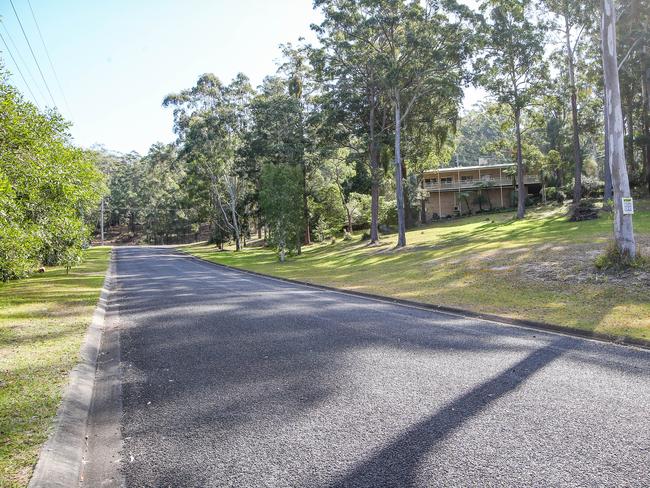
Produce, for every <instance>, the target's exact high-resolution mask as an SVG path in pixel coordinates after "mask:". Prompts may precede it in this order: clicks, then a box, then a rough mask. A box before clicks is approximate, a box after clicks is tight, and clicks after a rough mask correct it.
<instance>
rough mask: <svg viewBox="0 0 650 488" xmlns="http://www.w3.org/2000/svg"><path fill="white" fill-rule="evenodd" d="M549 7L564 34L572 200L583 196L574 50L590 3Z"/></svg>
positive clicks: (557, 0) (567, 0) (564, 0)
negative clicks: (571, 135) (571, 153)
mask: <svg viewBox="0 0 650 488" xmlns="http://www.w3.org/2000/svg"><path fill="white" fill-rule="evenodd" d="M545 3H546V6H547V7H548V9H549V10H550V11H551V12H552V13H553V14H555V16H556V22H555V23H554V25H553V27H554V28H555V29H556V30H558V31H560V32H561V34H562V37H563V38H564V55H565V59H566V76H567V80H566V81H567V83H568V89H569V93H570V99H571V122H572V134H573V139H572V141H573V160H574V164H575V172H574V186H573V203H574V204H578V203H579V202H580V199H581V198H582V149H581V147H580V123H579V120H578V89H577V83H576V51H577V50H578V44H579V43H580V41H581V40H582V35H583V32H584V31H585V28H586V27H587V26H588V24H589V15H590V11H591V8H590V7H591V6H590V5H589V4H588V3H585V2H576V1H573V0H545Z"/></svg>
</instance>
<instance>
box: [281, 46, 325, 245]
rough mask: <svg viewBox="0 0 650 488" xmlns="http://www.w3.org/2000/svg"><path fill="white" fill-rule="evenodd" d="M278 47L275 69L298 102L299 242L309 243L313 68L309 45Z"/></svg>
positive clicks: (291, 95) (289, 92)
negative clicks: (300, 186) (310, 132)
mask: <svg viewBox="0 0 650 488" xmlns="http://www.w3.org/2000/svg"><path fill="white" fill-rule="evenodd" d="M301 41H302V39H301ZM280 49H281V51H282V56H283V58H282V60H281V62H280V65H279V68H278V73H279V74H281V75H282V76H284V78H285V79H286V83H287V91H288V95H289V96H290V97H292V98H294V99H295V100H297V101H298V106H299V107H300V128H301V132H302V139H303V141H304V144H302V145H301V148H302V154H301V155H300V158H299V160H298V162H299V165H300V168H301V171H302V209H303V222H304V229H303V231H304V235H303V242H304V243H305V244H309V243H310V242H311V231H310V222H309V220H310V219H309V208H308V206H307V197H308V193H309V190H308V185H307V180H308V178H309V173H310V171H311V168H310V167H309V164H308V162H309V157H308V154H307V146H308V143H309V141H310V140H311V138H310V137H308V135H307V131H308V123H307V120H308V119H309V118H310V114H311V113H313V111H314V106H313V98H314V92H315V90H316V87H315V84H314V72H313V68H312V66H311V64H310V59H309V53H310V51H311V49H310V47H309V46H306V45H304V44H299V45H293V44H291V43H288V44H283V45H281V46H280ZM298 253H300V247H299V248H298Z"/></svg>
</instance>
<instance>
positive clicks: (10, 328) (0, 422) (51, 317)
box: [0, 247, 110, 488]
mask: <svg viewBox="0 0 650 488" xmlns="http://www.w3.org/2000/svg"><path fill="white" fill-rule="evenodd" d="M109 255H110V248H108V247H102V248H93V249H90V250H88V251H87V252H86V254H85V260H84V262H83V264H82V265H80V266H79V267H77V268H73V269H72V270H71V271H70V274H68V275H66V272H65V269H62V268H48V269H47V271H46V272H45V273H44V274H37V275H34V276H32V277H30V278H27V279H24V280H19V281H12V282H9V283H4V284H2V283H0V487H3V488H4V487H19V486H20V487H22V486H26V485H27V483H28V481H29V478H30V476H31V473H32V469H33V466H34V463H35V462H36V458H37V455H38V450H39V448H40V446H41V444H42V443H43V442H44V441H45V440H46V439H47V435H48V429H49V428H50V425H51V422H52V418H53V417H54V414H55V413H56V410H57V408H58V405H59V402H60V400H61V393H62V391H63V388H64V386H65V384H66V382H67V379H68V372H69V371H70V370H71V369H72V368H73V367H74V366H75V365H76V364H77V362H78V360H79V349H80V347H81V343H82V341H83V338H84V335H85V332H86V329H87V328H88V326H89V324H90V320H91V317H92V314H93V311H94V309H95V306H96V304H97V300H98V298H99V292H100V290H101V287H102V284H103V282H104V274H105V272H106V268H107V266H108V261H109Z"/></svg>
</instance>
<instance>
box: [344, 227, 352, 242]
mask: <svg viewBox="0 0 650 488" xmlns="http://www.w3.org/2000/svg"><path fill="white" fill-rule="evenodd" d="M343 240H344V241H351V240H352V234H350V233H349V232H348V231H347V230H344V231H343Z"/></svg>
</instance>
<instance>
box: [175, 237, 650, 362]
mask: <svg viewBox="0 0 650 488" xmlns="http://www.w3.org/2000/svg"><path fill="white" fill-rule="evenodd" d="M174 251H176V252H178V253H179V254H181V255H183V256H186V257H189V258H193V259H196V260H198V261H201V262H203V263H208V264H212V265H214V266H219V267H222V268H225V269H229V270H232V271H239V272H242V273H247V274H250V275H253V276H260V277H263V278H268V279H272V280H278V281H282V282H285V283H291V284H294V285H302V286H307V287H310V288H316V289H319V290H325V291H331V292H336V293H342V294H344V295H351V296H355V297H360V298H365V299H368V300H376V301H380V302H384V303H389V304H393V305H401V306H403V307H408V308H417V309H420V310H426V311H430V312H438V313H442V314H447V315H453V316H455V317H463V318H471V319H477V320H482V321H485V322H492V323H495V324H498V325H507V326H513V327H519V328H523V329H529V330H537V331H541V332H549V333H553V334H560V335H565V336H569V337H576V338H580V339H588V340H593V341H597V342H601V343H607V344H614V345H617V346H625V347H634V348H639V349H643V350H650V341H645V340H643V339H632V338H627V337H617V336H611V335H608V334H601V333H599V332H592V331H588V330H580V329H570V328H568V327H562V326H561V325H555V324H549V323H546V322H538V321H534V320H523V319H513V318H510V317H504V316H501V315H493V314H487V313H480V312H473V311H471V310H466V309H462V308H457V307H449V306H446V305H436V304H432V303H425V302H418V301H415V300H407V299H404V298H395V297H389V296H386V295H377V294H374V293H367V292H363V291H356V290H346V289H344V288H336V287H334V286H328V285H321V284H318V283H311V282H308V281H301V280H295V279H291V278H283V277H280V276H273V275H268V274H265V273H259V272H257V271H251V270H248V269H243V268H237V267H236V266H230V265H228V264H223V263H217V262H215V261H210V260H209V259H206V258H202V257H200V256H195V255H194V254H190V253H189V252H187V251H185V250H183V249H180V248H175V249H174Z"/></svg>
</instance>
